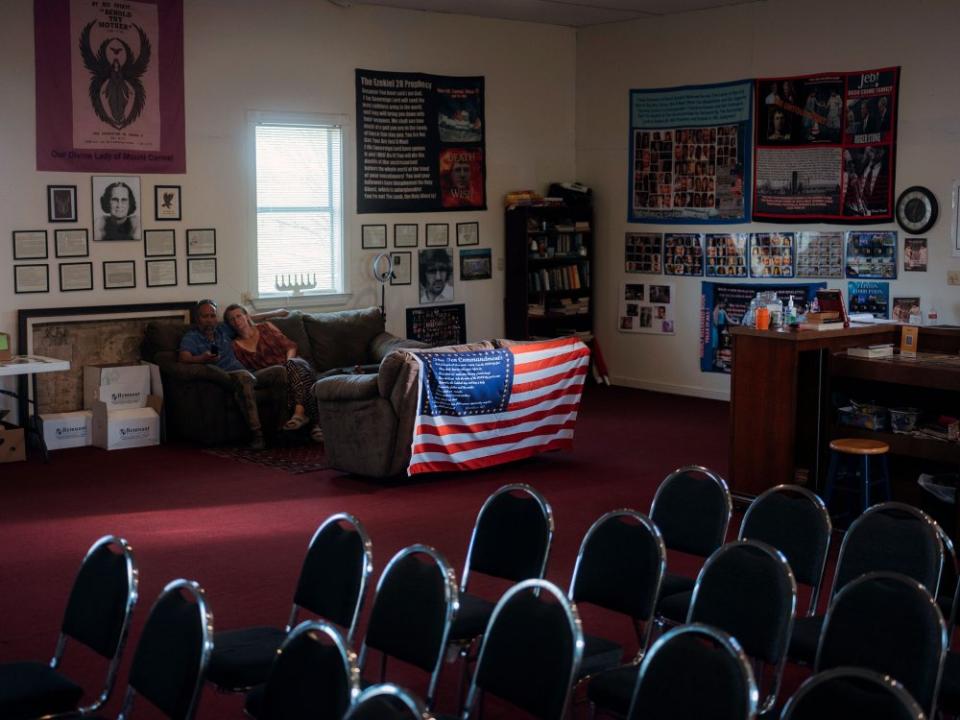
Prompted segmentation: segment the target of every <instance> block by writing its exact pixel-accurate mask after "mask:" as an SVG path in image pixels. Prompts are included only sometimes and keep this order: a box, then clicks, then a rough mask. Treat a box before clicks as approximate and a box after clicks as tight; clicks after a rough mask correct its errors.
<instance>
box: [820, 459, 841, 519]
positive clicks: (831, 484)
mask: <svg viewBox="0 0 960 720" xmlns="http://www.w3.org/2000/svg"><path fill="white" fill-rule="evenodd" d="M839 465H840V455H839V454H838V453H837V452H835V451H830V469H829V470H828V471H827V487H826V490H824V493H823V502H824V503H825V504H826V506H827V507H830V501H831V500H832V499H833V491H834V489H835V485H836V482H837V469H838V467H839Z"/></svg>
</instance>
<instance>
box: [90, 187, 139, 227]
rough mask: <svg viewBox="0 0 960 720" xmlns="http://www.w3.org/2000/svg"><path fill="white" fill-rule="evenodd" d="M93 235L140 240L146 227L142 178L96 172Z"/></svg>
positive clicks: (93, 196)
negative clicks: (142, 229)
mask: <svg viewBox="0 0 960 720" xmlns="http://www.w3.org/2000/svg"><path fill="white" fill-rule="evenodd" d="M90 185H91V188H92V192H91V195H92V205H93V239H94V241H95V242H100V241H118V240H120V241H122V240H139V239H140V234H141V233H140V229H141V227H142V225H143V224H142V222H141V218H142V217H143V214H142V212H141V207H142V203H141V197H140V178H139V177H138V176H136V175H94V176H92V177H91V178H90Z"/></svg>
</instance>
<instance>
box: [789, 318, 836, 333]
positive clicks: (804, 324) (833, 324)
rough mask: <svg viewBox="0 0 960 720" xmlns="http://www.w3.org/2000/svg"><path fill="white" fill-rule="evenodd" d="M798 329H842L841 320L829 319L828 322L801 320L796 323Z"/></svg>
mask: <svg viewBox="0 0 960 720" xmlns="http://www.w3.org/2000/svg"><path fill="white" fill-rule="evenodd" d="M797 329H798V330H820V331H823V330H843V321H842V320H831V321H829V322H821V323H809V322H802V323H799V324H798V325H797Z"/></svg>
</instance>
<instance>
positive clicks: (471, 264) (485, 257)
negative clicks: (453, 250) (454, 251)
mask: <svg viewBox="0 0 960 720" xmlns="http://www.w3.org/2000/svg"><path fill="white" fill-rule="evenodd" d="M491 277H493V258H492V253H491V252H490V248H476V249H474V250H461V251H460V279H461V280H489V279H490V278H491Z"/></svg>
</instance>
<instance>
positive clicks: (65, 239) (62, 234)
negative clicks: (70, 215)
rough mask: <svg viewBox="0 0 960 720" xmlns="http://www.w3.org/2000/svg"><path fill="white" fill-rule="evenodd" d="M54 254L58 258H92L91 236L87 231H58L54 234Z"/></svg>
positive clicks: (74, 229)
mask: <svg viewBox="0 0 960 720" xmlns="http://www.w3.org/2000/svg"><path fill="white" fill-rule="evenodd" d="M54 252H55V253H56V256H57V257H58V258H65V257H90V236H89V234H88V233H87V229H86V228H71V229H70V230H57V231H56V232H55V233H54Z"/></svg>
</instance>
